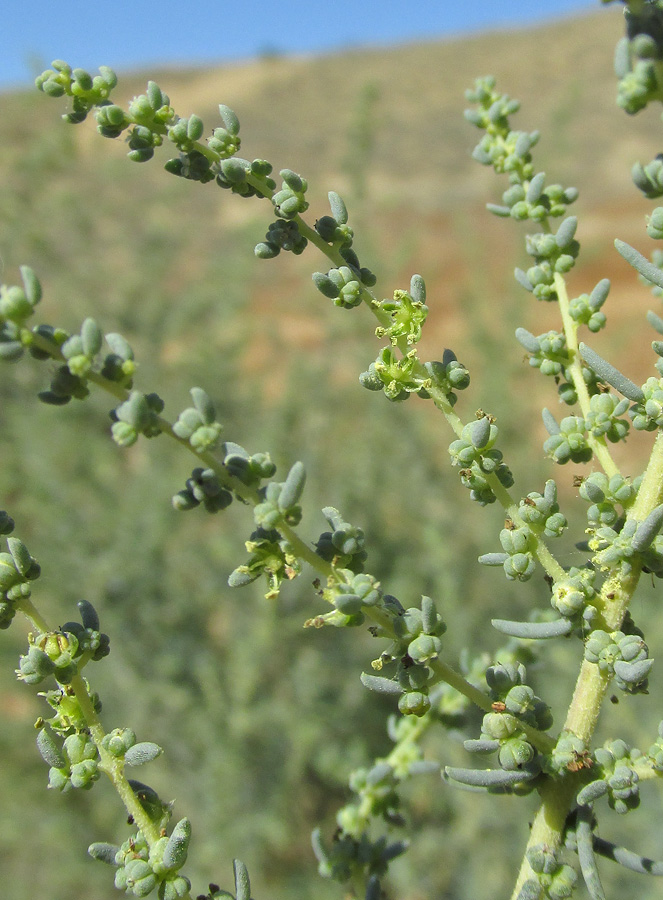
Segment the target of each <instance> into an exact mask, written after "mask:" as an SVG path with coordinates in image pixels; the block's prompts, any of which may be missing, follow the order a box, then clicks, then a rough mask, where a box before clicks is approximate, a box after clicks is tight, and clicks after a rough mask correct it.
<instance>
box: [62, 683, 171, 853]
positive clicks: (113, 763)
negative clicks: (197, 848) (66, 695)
mask: <svg viewBox="0 0 663 900" xmlns="http://www.w3.org/2000/svg"><path fill="white" fill-rule="evenodd" d="M71 688H72V690H73V691H74V694H75V695H76V699H77V700H78V705H79V706H80V709H81V712H82V713H83V716H84V717H85V721H86V723H87V726H88V728H89V729H90V736H91V737H92V740H93V741H94V743H95V746H96V748H97V751H98V753H99V758H100V760H101V765H100V768H101V769H102V771H104V772H105V773H106V775H108V777H109V778H110V780H111V781H112V783H113V787H114V788H115V790H116V791H117V793H118V794H119V797H120V799H121V801H122V803H123V804H124V806H125V809H126V810H127V813H128V814H129V815H130V816H131V818H132V819H133V821H134V822H135V824H136V827H137V828H138V830H139V831H140V833H141V834H142V835H143V837H144V838H145V840H146V841H147V843H148V845H149V846H150V847H152V846H153V845H154V844H155V843H156V842H157V841H158V840H159V838H160V837H161V834H160V830H159V825H158V823H155V822H152V820H151V819H150V818H149V816H148V815H147V813H146V812H145V810H144V809H143V807H142V806H141V804H140V801H139V800H138V797H137V796H136V794H135V793H134V791H133V790H132V788H131V785H130V784H129V782H128V780H127V778H126V776H125V774H124V761H123V760H121V759H117V758H116V757H114V756H112V755H111V754H110V753H109V752H108V751H107V750H106V749H105V748H104V746H103V745H102V740H103V738H104V737H105V732H104V729H103V726H102V724H101V721H100V720H99V716H98V715H97V713H96V711H95V709H94V706H93V704H92V700H91V699H90V694H89V692H88V689H87V686H86V684H85V679H84V678H83V676H82V675H81V674H78V675H75V676H74V677H73V678H72V680H71Z"/></svg>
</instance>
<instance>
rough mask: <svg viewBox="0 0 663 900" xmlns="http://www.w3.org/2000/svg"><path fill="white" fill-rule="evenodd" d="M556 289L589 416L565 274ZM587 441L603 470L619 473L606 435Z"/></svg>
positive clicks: (574, 373) (573, 370)
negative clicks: (606, 440) (607, 443)
mask: <svg viewBox="0 0 663 900" xmlns="http://www.w3.org/2000/svg"><path fill="white" fill-rule="evenodd" d="M555 291H556V292H557V298H558V301H559V311H560V315H561V317H562V322H563V325H564V334H565V335H566V346H567V348H568V350H569V352H570V353H571V356H572V362H571V365H570V366H569V373H570V375H571V380H572V381H573V386H574V388H575V391H576V394H577V395H578V403H579V404H580V409H581V411H582V414H583V416H585V417H586V416H587V414H588V412H589V410H590V396H589V390H588V388H587V384H586V383H585V379H584V378H583V377H582V359H581V356H580V353H579V351H578V323H577V322H576V321H574V320H573V319H572V318H571V315H570V313H569V296H568V293H567V290H566V281H565V279H564V276H563V275H560V274H559V273H556V274H555ZM587 442H588V444H589V446H590V447H591V448H592V451H593V452H594V456H595V457H596V458H597V459H598V461H599V463H600V464H601V467H602V469H603V471H604V472H605V473H606V475H607V476H608V478H611V477H612V476H613V475H617V474H618V473H619V469H618V468H617V465H616V463H615V461H614V460H613V458H612V456H611V455H610V451H609V450H608V447H607V445H606V442H605V438H604V437H595V436H594V435H593V434H591V433H590V434H588V435H587Z"/></svg>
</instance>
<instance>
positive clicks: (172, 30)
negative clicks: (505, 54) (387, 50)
mask: <svg viewBox="0 0 663 900" xmlns="http://www.w3.org/2000/svg"><path fill="white" fill-rule="evenodd" d="M3 6H4V9H3V12H2V15H1V16H0V33H1V34H2V38H3V40H2V49H1V50H0V90H2V89H7V88H10V87H15V86H20V85H26V86H27V85H28V84H29V83H30V82H31V81H32V79H33V78H34V76H35V74H36V72H37V71H41V69H43V68H44V67H46V66H48V65H49V64H50V61H51V59H55V58H60V59H64V60H66V61H67V62H68V63H70V64H71V65H74V66H80V67H82V68H85V69H94V70H96V68H97V66H98V65H100V64H104V65H109V66H111V67H112V68H115V69H119V70H123V69H125V70H126V69H130V68H144V67H149V66H155V65H158V64H162V63H167V62H170V63H174V64H178V65H181V64H187V63H200V64H203V63H209V62H213V63H222V62H224V61H232V60H239V59H246V58H251V57H254V56H256V55H259V54H261V53H264V52H266V51H277V52H279V53H328V52H333V51H334V50H338V49H342V48H343V47H347V46H355V47H356V46H363V45H372V44H373V45H375V44H397V43H400V42H403V41H408V40H418V39H422V38H433V37H447V36H452V35H456V34H461V33H463V32H468V31H475V30H477V29H481V28H491V27H509V26H514V25H518V24H526V23H531V22H536V21H540V20H543V19H551V18H554V17H556V16H560V15H566V14H570V13H573V12H583V11H586V10H591V9H598V8H599V6H600V4H599V2H598V0H545V2H536V0H462V2H457V0H429V2H424V3H421V2H409V3H404V2H397V0H374V2H368V3H363V2H361V0H359V2H358V0H326V2H322V3H318V2H312V0H305V2H296V3H288V2H286V0H280V2H279V0H270V2H265V0H253V2H251V0H235V2H227V0H106V2H104V0H83V2H72V0H4V3H3Z"/></svg>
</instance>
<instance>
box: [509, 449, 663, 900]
mask: <svg viewBox="0 0 663 900" xmlns="http://www.w3.org/2000/svg"><path fill="white" fill-rule="evenodd" d="M662 494H663V433H660V432H659V434H658V435H657V437H656V441H655V444H654V447H653V449H652V453H651V456H650V458H649V462H648V464H647V469H646V471H645V474H644V477H643V481H642V484H641V486H640V490H639V491H638V496H637V498H636V500H635V503H634V504H633V506H632V507H631V508H630V510H629V513H628V519H630V520H633V521H636V522H642V521H644V520H645V519H646V518H647V516H648V515H649V513H650V512H652V510H653V509H655V508H656V506H658V505H659V503H660V502H661V496H662ZM640 574H641V566H640V565H638V564H637V563H636V564H634V563H630V564H629V566H628V567H626V566H622V567H621V568H620V569H619V570H618V571H616V572H615V573H614V574H613V575H612V576H611V577H610V578H608V579H607V580H606V582H605V584H604V585H603V588H602V590H601V603H602V606H601V610H602V614H603V619H604V622H605V627H606V628H607V629H608V630H616V629H618V628H619V627H620V625H621V623H622V621H623V619H624V615H625V614H626V610H627V609H628V607H629V604H630V602H631V599H632V597H633V594H634V592H635V589H636V587H637V584H638V580H639V578H640ZM609 684H610V678H609V677H608V676H606V675H604V674H603V673H602V672H601V670H600V669H599V668H598V666H596V665H594V664H593V663H590V662H587V660H584V661H583V663H582V665H581V667H580V674H579V676H578V680H577V682H576V686H575V690H574V693H573V698H572V700H571V704H570V706H569V709H568V713H567V716H566V721H565V723H564V730H565V731H567V732H570V733H572V734H574V735H576V736H577V737H578V738H580V740H581V741H582V742H583V743H584V744H585V746H587V747H588V746H589V744H590V741H591V739H592V736H593V734H594V730H595V728H596V724H597V721H598V718H599V712H600V709H601V704H602V702H603V699H604V697H605V693H606V690H607V688H608V685H609ZM577 790H578V785H577V783H576V780H575V779H574V778H572V777H569V778H567V779H566V780H563V781H559V780H553V779H548V780H546V782H544V784H543V786H542V788H541V790H540V794H541V800H542V803H541V806H540V808H539V811H538V813H537V815H536V818H535V819H534V823H533V825H532V829H531V832H530V838H529V841H528V844H527V848H528V849H529V848H531V847H534V846H536V845H537V844H545V845H546V846H548V847H550V848H551V849H555V848H558V847H559V846H560V845H561V840H562V832H563V829H564V822H565V820H566V816H567V814H568V812H569V810H570V808H571V805H572V804H573V801H574V798H575V795H576V793H577ZM534 877H535V875H534V872H533V871H532V869H531V867H530V865H529V863H528V862H527V859H526V858H524V859H523V863H522V866H521V870H520V874H519V876H518V880H517V882H516V886H515V888H514V892H513V895H512V898H513V900H515V898H517V896H518V893H519V891H520V888H521V887H522V885H523V883H524V882H525V881H526V880H527V879H528V878H534Z"/></svg>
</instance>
